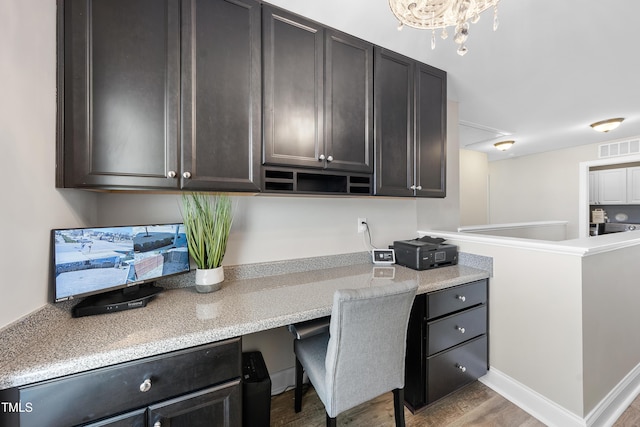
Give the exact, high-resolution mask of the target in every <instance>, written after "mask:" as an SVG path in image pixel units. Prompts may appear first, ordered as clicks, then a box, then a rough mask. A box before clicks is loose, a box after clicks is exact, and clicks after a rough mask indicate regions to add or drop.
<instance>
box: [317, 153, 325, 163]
mask: <svg viewBox="0 0 640 427" xmlns="http://www.w3.org/2000/svg"><path fill="white" fill-rule="evenodd" d="M324 159H326V157H325V156H324V154H320V157H318V161H319V162H321V161H323V160H324Z"/></svg>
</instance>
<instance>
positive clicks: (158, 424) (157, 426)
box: [153, 421, 162, 427]
mask: <svg viewBox="0 0 640 427" xmlns="http://www.w3.org/2000/svg"><path fill="white" fill-rule="evenodd" d="M153 427H162V423H161V422H160V421H156V422H155V424H154V425H153Z"/></svg>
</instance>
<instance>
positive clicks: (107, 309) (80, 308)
mask: <svg viewBox="0 0 640 427" xmlns="http://www.w3.org/2000/svg"><path fill="white" fill-rule="evenodd" d="M162 291H163V289H162V288H160V287H157V286H153V283H150V284H143V285H135V286H131V287H128V288H124V289H118V290H116V291H111V292H105V293H103V294H98V295H91V296H88V297H87V298H85V299H84V300H82V301H80V302H79V303H78V304H76V306H75V307H73V309H72V311H71V314H72V315H73V317H82V316H92V315H94V314H104V313H114V312H116V311H123V310H131V309H132V308H141V307H145V306H146V305H147V302H149V300H151V299H152V298H153V297H154V296H156V295H157V294H159V293H160V292H162Z"/></svg>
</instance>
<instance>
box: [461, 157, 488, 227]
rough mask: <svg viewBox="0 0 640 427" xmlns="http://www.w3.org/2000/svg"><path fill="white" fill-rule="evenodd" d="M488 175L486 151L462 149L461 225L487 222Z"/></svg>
mask: <svg viewBox="0 0 640 427" xmlns="http://www.w3.org/2000/svg"><path fill="white" fill-rule="evenodd" d="M488 177H489V164H488V161H487V155H486V154H485V153H480V152H478V151H471V150H460V225H480V224H487V222H488V203H489V191H488V189H489V186H488Z"/></svg>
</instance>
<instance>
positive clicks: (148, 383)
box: [140, 378, 151, 393]
mask: <svg viewBox="0 0 640 427" xmlns="http://www.w3.org/2000/svg"><path fill="white" fill-rule="evenodd" d="M149 390H151V380H150V379H149V378H147V379H146V380H144V382H143V383H142V384H140V391H141V392H143V393H146V392H148V391H149Z"/></svg>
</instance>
